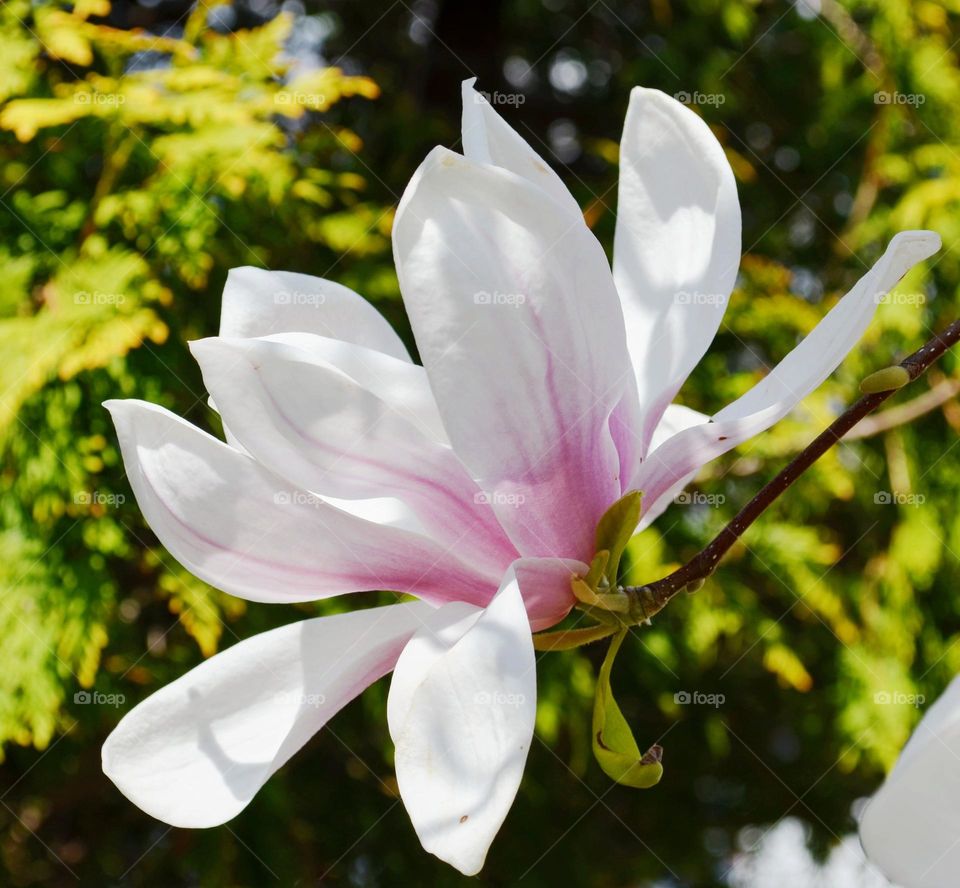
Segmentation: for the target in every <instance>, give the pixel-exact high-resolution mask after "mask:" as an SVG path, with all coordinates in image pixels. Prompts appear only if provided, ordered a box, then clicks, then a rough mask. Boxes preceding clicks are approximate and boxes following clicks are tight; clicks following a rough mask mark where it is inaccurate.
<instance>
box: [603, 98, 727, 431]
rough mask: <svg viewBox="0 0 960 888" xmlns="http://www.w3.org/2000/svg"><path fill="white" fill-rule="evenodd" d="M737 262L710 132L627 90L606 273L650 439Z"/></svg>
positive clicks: (718, 313)
mask: <svg viewBox="0 0 960 888" xmlns="http://www.w3.org/2000/svg"><path fill="white" fill-rule="evenodd" d="M739 264H740V204H739V201H738V199H737V186H736V182H735V181H734V177H733V172H732V171H731V169H730V165H729V163H727V159H726V157H725V156H724V153H723V149H722V148H721V147H720V144H719V143H718V142H717V140H716V138H715V137H714V135H713V133H712V132H711V131H710V127H709V126H707V124H706V123H705V122H704V121H703V120H702V119H701V118H700V117H699V116H697V114H695V113H694V112H693V111H691V110H690V109H689V108H687V107H685V106H684V105H682V104H681V103H680V102H678V101H676V100H675V99H672V98H670V97H669V96H667V95H665V94H664V93H662V92H660V91H658V90H655V89H644V88H642V87H636V88H635V89H634V90H633V91H632V93H631V94H630V107H629V108H628V110H627V117H626V120H625V121H624V127H623V139H622V140H621V142H620V186H619V195H618V198H617V228H616V234H615V240H614V250H613V275H614V278H615V280H616V282H617V290H618V291H619V293H620V298H621V300H622V301H623V312H624V317H625V320H626V325H627V342H628V344H629V347H630V353H631V355H632V356H633V362H634V366H635V368H636V373H637V384H638V387H639V391H640V403H641V404H642V405H643V408H644V411H645V419H644V432H643V435H644V439H645V440H649V437H650V435H651V434H652V432H653V429H654V428H655V427H656V424H657V422H658V421H659V419H660V416H661V414H662V413H663V411H664V409H665V408H666V406H667V405H668V404H669V403H670V402H671V401H672V400H673V397H674V395H675V394H676V393H677V391H678V389H679V388H680V386H681V385H682V383H683V381H684V379H686V377H687V376H688V375H689V373H690V371H691V370H692V369H693V368H694V366H695V365H696V363H697V362H698V361H699V360H700V358H701V357H702V356H703V353H704V352H705V351H706V350H707V347H708V346H709V345H710V342H711V341H712V340H713V337H714V334H715V333H716V331H717V327H718V326H719V325H720V320H721V319H722V318H723V313H724V311H725V310H726V306H727V301H728V299H729V297H730V291H731V290H732V289H733V284H734V281H735V280H736V275H737V269H738V267H739Z"/></svg>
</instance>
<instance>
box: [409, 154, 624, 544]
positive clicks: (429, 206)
mask: <svg viewBox="0 0 960 888" xmlns="http://www.w3.org/2000/svg"><path fill="white" fill-rule="evenodd" d="M393 234H394V237H393V242H394V253H395V257H396V264H397V269H398V274H399V278H400V287H401V290H402V292H403V295H404V301H405V303H406V306H407V311H408V313H409V315H410V318H411V322H412V324H413V328H414V332H415V334H416V337H417V344H418V346H419V349H420V354H421V356H422V357H423V362H424V366H425V367H426V368H427V373H428V375H429V377H430V383H431V387H432V389H433V392H434V395H435V396H436V398H437V403H438V405H439V407H440V414H441V416H442V417H443V423H444V426H445V428H446V429H447V432H448V434H449V435H450V440H451V441H452V443H453V446H454V448H455V450H456V451H457V454H458V455H459V456H460V458H461V459H462V460H463V461H464V463H465V464H466V465H467V467H468V468H469V470H470V472H471V474H472V475H473V476H474V477H475V478H477V479H478V482H479V483H480V485H481V486H482V487H483V488H484V489H485V490H486V491H487V493H488V494H489V495H490V499H491V502H492V504H493V507H494V509H495V510H496V512H497V516H498V518H499V520H500V523H501V524H502V525H503V527H504V529H505V530H506V531H507V533H508V534H509V536H510V538H511V539H512V540H513V542H514V544H515V545H516V546H517V548H518V549H519V550H520V552H521V553H522V554H524V555H532V556H551V557H552V556H558V557H579V558H582V559H586V558H589V557H590V556H591V555H592V546H593V533H594V528H595V526H596V523H597V521H598V520H599V518H600V516H601V515H602V514H603V512H604V511H605V510H606V508H607V507H608V506H609V505H610V504H611V503H612V502H614V501H615V500H616V499H617V498H618V496H619V495H620V477H619V472H620V469H619V455H618V453H617V450H616V447H615V445H614V441H613V438H612V436H611V433H610V428H609V422H610V416H611V413H612V412H613V410H614V408H615V407H616V406H617V405H618V404H619V402H620V401H621V400H622V398H623V397H624V396H625V394H626V393H627V391H628V387H629V380H630V377H631V374H632V370H631V368H630V365H629V361H628V359H627V354H626V343H625V339H624V332H623V319H622V315H621V312H620V306H619V302H618V299H617V295H616V291H615V289H614V287H613V281H612V278H611V275H610V271H609V268H608V267H607V263H606V258H605V257H604V255H603V250H602V249H601V248H600V245H599V244H598V243H597V241H596V239H595V238H594V237H593V235H592V234H590V232H589V231H587V229H586V228H585V226H583V225H582V224H581V223H579V222H578V221H577V220H571V218H570V216H569V214H565V213H558V212H557V208H556V203H555V201H553V199H552V198H550V197H548V196H547V195H546V194H545V193H544V192H543V191H542V190H541V189H540V188H537V187H535V186H533V185H531V184H530V183H529V182H528V181H526V180H525V179H523V178H521V177H518V176H516V175H514V174H513V173H510V172H508V171H506V170H503V169H500V168H496V167H489V166H482V165H478V164H476V163H473V162H471V161H469V160H467V159H465V158H463V157H461V156H460V155H458V154H454V153H453V152H451V151H447V150H446V149H443V148H437V149H435V150H434V151H433V152H431V154H430V156H429V157H428V158H427V159H426V161H425V162H424V163H423V165H422V166H421V167H420V169H419V170H418V171H417V173H416V174H415V175H414V177H413V180H412V181H411V183H410V185H409V186H408V188H407V191H406V193H405V194H404V196H403V199H402V200H401V202H400V207H399V209H398V210H397V217H396V221H395V223H394V232H393Z"/></svg>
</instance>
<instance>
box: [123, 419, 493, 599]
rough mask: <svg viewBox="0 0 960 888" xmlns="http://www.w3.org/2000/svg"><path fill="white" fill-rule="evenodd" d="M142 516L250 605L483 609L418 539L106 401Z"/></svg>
mask: <svg viewBox="0 0 960 888" xmlns="http://www.w3.org/2000/svg"><path fill="white" fill-rule="evenodd" d="M105 406H106V407H107V408H108V409H109V410H110V412H111V414H112V415H113V420H114V423H115V425H116V427H117V433H118V436H119V439H120V448H121V451H122V453H123V462H124V466H125V467H126V470H127V476H128V477H129V479H130V484H131V486H132V487H133V492H134V493H135V494H136V497H137V502H138V504H139V505H140V509H141V510H142V511H143V514H144V517H145V518H146V520H147V522H148V523H149V525H150V527H151V528H152V529H153V531H154V533H156V535H157V536H158V537H159V539H160V541H161V542H162V543H163V544H164V546H166V547H167V549H168V550H169V551H170V553H171V554H172V555H173V556H174V557H175V558H176V559H177V560H178V561H179V562H180V563H181V564H183V565H184V567H186V568H187V569H188V570H190V571H192V572H193V573H194V574H196V575H197V576H198V577H200V578H201V579H203V580H205V581H206V582H208V583H210V584H211V585H213V586H216V587H217V588H218V589H222V590H223V591H225V592H229V593H231V594H233V595H237V596H239V597H241V598H247V599H249V600H251V601H268V602H289V601H311V600H314V599H319V598H326V597H329V596H331V595H340V594H342V593H345V592H354V591H363V590H369V589H390V590H394V591H397V592H408V593H410V594H412V595H416V596H418V597H420V598H424V599H426V600H428V601H433V602H437V603H442V602H445V601H461V600H462V601H470V602H474V603H477V604H481V605H483V604H486V603H487V602H488V601H489V600H490V595H491V591H492V584H491V582H490V580H489V579H488V578H486V577H484V576H483V575H481V574H480V573H478V572H476V571H474V570H473V569H472V568H471V567H468V566H467V565H465V564H464V563H463V562H461V561H460V560H459V559H457V558H456V557H455V555H453V554H451V553H449V552H448V551H447V550H446V549H445V548H444V547H442V546H440V545H439V544H437V543H436V542H434V541H432V540H430V539H428V538H427V537H423V536H418V535H417V534H413V533H409V532H408V531H405V530H401V529H398V528H396V527H389V526H384V525H380V524H374V523H372V522H370V521H364V520H363V519H361V518H357V517H355V516H354V515H350V514H347V513H346V512H344V511H341V510H340V509H337V508H335V507H334V506H332V505H330V504H329V503H327V502H324V501H323V500H322V499H321V498H320V497H318V496H316V495H314V494H310V493H305V492H303V491H301V490H298V489H297V488H295V487H291V485H290V484H289V483H288V482H285V481H283V480H282V479H280V478H279V477H278V476H276V475H274V474H272V473H271V472H269V471H267V470H266V469H265V468H263V466H261V465H260V464H259V463H257V462H256V460H254V459H252V458H251V457H250V456H248V455H246V454H244V453H240V452H239V451H237V450H234V449H233V448H232V447H229V446H228V445H226V444H224V443H222V442H221V441H218V440H217V439H216V438H214V437H212V436H211V435H208V434H206V433H205V432H202V431H200V430H199V429H197V428H196V427H194V426H192V425H190V423H188V422H186V421H184V420H183V419H181V418H180V417H178V416H175V415H174V414H172V413H170V412H169V411H167V410H164V409H163V408H161V407H158V406H156V405H155V404H148V403H146V402H144V401H107V402H106V404H105Z"/></svg>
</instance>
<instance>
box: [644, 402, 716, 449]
mask: <svg viewBox="0 0 960 888" xmlns="http://www.w3.org/2000/svg"><path fill="white" fill-rule="evenodd" d="M705 422H710V417H709V416H707V414H706V413H701V412H700V411H699V410H694V409H692V408H691V407H684V405H683V404H671V405H670V406H669V407H667V409H666V410H665V411H664V412H663V416H662V417H660V422H659V423H657V427H656V428H655V429H654V430H653V437H651V439H650V452H651V453H652V452H653V451H655V450H656V449H657V448H658V447H659V446H660V445H661V444H663V442H664V441H666V440H668V439H670V438H672V437H673V436H674V435H676V434H677V432H682V431H683V430H684V429H689V428H692V427H693V426H696V425H703V423H705Z"/></svg>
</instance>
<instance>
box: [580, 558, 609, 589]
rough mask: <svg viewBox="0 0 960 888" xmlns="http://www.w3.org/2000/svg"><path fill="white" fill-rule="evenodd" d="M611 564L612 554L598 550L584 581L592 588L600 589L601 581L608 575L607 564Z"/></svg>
mask: <svg viewBox="0 0 960 888" xmlns="http://www.w3.org/2000/svg"><path fill="white" fill-rule="evenodd" d="M609 562H610V553H609V552H608V551H607V550H606V549H598V550H597V554H596V555H594V556H593V561H591V562H590V570H589V571H588V572H587V575H586V576H585V577H584V578H583V581H584V582H585V583H586V584H587V585H588V586H589V587H590V588H591V589H598V588H599V587H600V581H601V580H602V579H603V578H604V577H605V576H606V575H607V564H608V563H609Z"/></svg>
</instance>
